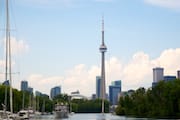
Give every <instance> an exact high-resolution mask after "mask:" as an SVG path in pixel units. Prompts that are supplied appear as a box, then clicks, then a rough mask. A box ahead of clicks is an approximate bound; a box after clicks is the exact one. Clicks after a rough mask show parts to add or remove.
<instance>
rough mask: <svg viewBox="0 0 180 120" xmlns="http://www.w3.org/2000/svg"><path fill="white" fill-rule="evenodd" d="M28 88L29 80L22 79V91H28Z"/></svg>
mask: <svg viewBox="0 0 180 120" xmlns="http://www.w3.org/2000/svg"><path fill="white" fill-rule="evenodd" d="M27 90H28V82H27V81H25V80H23V81H21V91H27Z"/></svg>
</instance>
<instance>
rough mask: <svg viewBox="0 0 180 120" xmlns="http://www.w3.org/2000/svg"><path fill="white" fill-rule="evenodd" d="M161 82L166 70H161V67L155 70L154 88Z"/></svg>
mask: <svg viewBox="0 0 180 120" xmlns="http://www.w3.org/2000/svg"><path fill="white" fill-rule="evenodd" d="M161 80H164V68H160V67H156V68H153V83H152V86H154V85H156V83H158V82H159V81H161Z"/></svg>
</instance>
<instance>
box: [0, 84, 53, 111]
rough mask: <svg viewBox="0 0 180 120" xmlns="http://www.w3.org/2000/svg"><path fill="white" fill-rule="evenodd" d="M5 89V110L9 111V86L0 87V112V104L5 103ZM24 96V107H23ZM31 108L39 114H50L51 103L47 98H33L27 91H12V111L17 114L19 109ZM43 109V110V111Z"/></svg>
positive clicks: (1, 107)
mask: <svg viewBox="0 0 180 120" xmlns="http://www.w3.org/2000/svg"><path fill="white" fill-rule="evenodd" d="M6 87H7V110H8V111H10V104H9V103H10V94H9V93H10V92H9V89H10V88H9V86H4V85H0V110H2V109H3V106H2V105H1V104H4V103H5V89H6ZM23 96H24V105H23ZM30 106H31V107H33V108H34V109H36V110H38V111H40V112H52V110H53V102H52V101H51V100H50V99H49V98H48V97H47V96H34V95H33V94H30V93H29V92H27V91H24V92H23V91H19V90H17V89H13V110H14V112H18V111H20V110H21V109H23V107H24V109H27V108H28V107H30ZM43 108H45V109H43Z"/></svg>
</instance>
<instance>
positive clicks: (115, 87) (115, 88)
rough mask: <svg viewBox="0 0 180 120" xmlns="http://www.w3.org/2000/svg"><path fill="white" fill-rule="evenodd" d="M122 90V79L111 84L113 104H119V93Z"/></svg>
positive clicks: (110, 94) (110, 93)
mask: <svg viewBox="0 0 180 120" xmlns="http://www.w3.org/2000/svg"><path fill="white" fill-rule="evenodd" d="M120 92H121V80H117V81H114V82H112V85H110V86H109V101H110V103H111V105H117V103H118V94H119V93H120Z"/></svg>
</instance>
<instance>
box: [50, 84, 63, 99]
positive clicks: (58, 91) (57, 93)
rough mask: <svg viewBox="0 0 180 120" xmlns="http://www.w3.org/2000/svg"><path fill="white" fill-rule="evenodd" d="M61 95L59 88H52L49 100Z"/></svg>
mask: <svg viewBox="0 0 180 120" xmlns="http://www.w3.org/2000/svg"><path fill="white" fill-rule="evenodd" d="M59 94H61V86H56V87H54V88H51V99H53V98H54V97H55V96H57V95H59Z"/></svg>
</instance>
